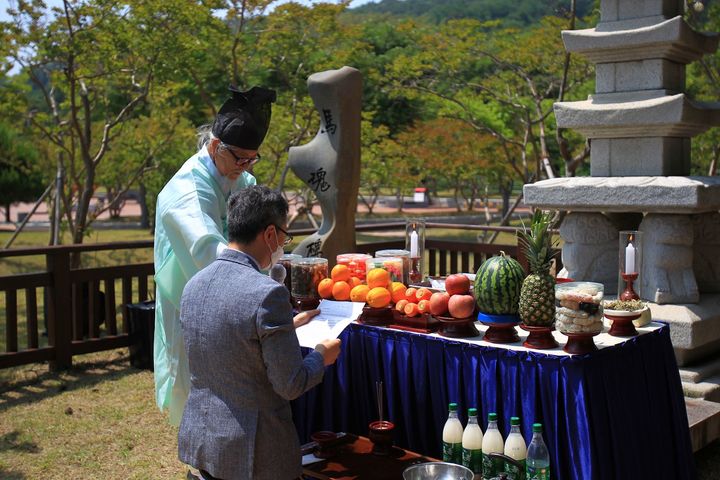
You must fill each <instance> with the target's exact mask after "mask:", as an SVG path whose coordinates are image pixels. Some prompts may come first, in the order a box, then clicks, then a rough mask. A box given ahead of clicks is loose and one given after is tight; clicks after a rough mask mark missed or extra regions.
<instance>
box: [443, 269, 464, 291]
mask: <svg viewBox="0 0 720 480" xmlns="http://www.w3.org/2000/svg"><path fill="white" fill-rule="evenodd" d="M445 291H446V292H447V293H448V294H449V295H465V294H466V293H468V292H469V291H470V279H469V278H468V277H467V276H465V275H463V274H462V273H454V274H452V275H448V276H447V278H446V279H445Z"/></svg>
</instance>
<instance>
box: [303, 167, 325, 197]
mask: <svg viewBox="0 0 720 480" xmlns="http://www.w3.org/2000/svg"><path fill="white" fill-rule="evenodd" d="M326 173H327V172H326V171H325V170H324V169H323V168H322V167H320V168H318V169H317V171H315V172H311V173H310V179H309V180H308V185H310V188H312V189H313V190H315V191H316V192H317V191H318V189H319V190H320V191H321V192H326V191H327V190H328V188H330V184H329V183H328V182H326V181H325V174H326Z"/></svg>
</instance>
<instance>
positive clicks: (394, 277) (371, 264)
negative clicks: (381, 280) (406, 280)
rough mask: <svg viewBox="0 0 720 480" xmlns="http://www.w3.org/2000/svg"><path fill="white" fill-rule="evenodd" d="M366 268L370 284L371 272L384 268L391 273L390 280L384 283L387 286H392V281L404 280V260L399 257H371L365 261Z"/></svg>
mask: <svg viewBox="0 0 720 480" xmlns="http://www.w3.org/2000/svg"><path fill="white" fill-rule="evenodd" d="M365 268H366V269H367V272H368V279H367V283H368V285H370V277H369V275H370V272H371V271H372V270H377V269H382V270H385V271H386V272H388V274H389V275H390V276H389V278H388V282H387V283H386V284H385V285H384V286H385V287H386V288H387V287H389V286H390V282H402V281H403V260H402V258H398V257H385V258H369V259H367V260H366V261H365Z"/></svg>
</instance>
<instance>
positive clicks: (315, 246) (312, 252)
mask: <svg viewBox="0 0 720 480" xmlns="http://www.w3.org/2000/svg"><path fill="white" fill-rule="evenodd" d="M321 243H322V242H321V240H320V239H317V240H315V241H314V242H312V243H309V244H308V246H307V250H306V251H307V254H306V256H308V257H319V256H320V254H321V253H322V252H321V251H320V245H321Z"/></svg>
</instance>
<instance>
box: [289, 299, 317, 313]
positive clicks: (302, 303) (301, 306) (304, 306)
mask: <svg viewBox="0 0 720 480" xmlns="http://www.w3.org/2000/svg"><path fill="white" fill-rule="evenodd" d="M291 303H292V304H293V306H294V307H296V308H297V309H298V311H299V312H304V311H306V310H314V309H316V308H317V307H318V305H320V299H319V298H296V297H292V302H291Z"/></svg>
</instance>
